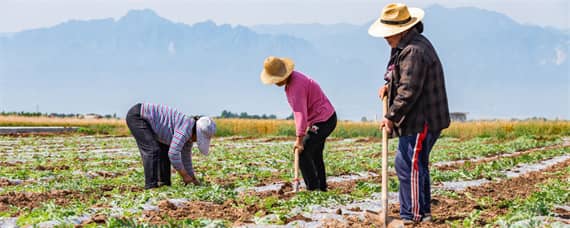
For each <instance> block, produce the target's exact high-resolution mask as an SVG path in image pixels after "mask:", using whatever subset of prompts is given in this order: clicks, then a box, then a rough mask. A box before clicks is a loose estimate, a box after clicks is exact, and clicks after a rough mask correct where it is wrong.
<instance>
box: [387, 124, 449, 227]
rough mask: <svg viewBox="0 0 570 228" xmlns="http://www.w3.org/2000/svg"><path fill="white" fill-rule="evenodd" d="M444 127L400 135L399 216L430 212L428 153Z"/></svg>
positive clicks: (408, 216) (416, 217)
mask: <svg viewBox="0 0 570 228" xmlns="http://www.w3.org/2000/svg"><path fill="white" fill-rule="evenodd" d="M440 133H441V131H438V132H430V131H428V126H427V125H426V126H424V130H423V131H422V132H420V133H417V134H415V135H410V136H401V137H399V142H398V153H397V154H396V163H395V168H396V173H397V175H398V180H400V191H399V198H400V217H401V218H402V219H410V220H415V221H419V220H420V219H421V218H422V217H423V216H424V215H425V214H429V213H431V206H430V200H431V189H430V176H429V154H430V152H431V149H432V147H433V145H434V144H435V142H436V141H437V138H438V137H439V135H440Z"/></svg>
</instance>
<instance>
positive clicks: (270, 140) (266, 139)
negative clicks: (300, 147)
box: [259, 136, 295, 143]
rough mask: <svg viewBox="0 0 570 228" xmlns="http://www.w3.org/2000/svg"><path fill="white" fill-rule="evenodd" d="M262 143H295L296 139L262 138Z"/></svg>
mask: <svg viewBox="0 0 570 228" xmlns="http://www.w3.org/2000/svg"><path fill="white" fill-rule="evenodd" d="M259 141H260V142H265V143H268V142H287V141H291V142H293V141H295V138H293V137H283V136H281V137H270V138H262V139H261V140H259Z"/></svg>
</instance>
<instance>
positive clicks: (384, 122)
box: [380, 118, 394, 134]
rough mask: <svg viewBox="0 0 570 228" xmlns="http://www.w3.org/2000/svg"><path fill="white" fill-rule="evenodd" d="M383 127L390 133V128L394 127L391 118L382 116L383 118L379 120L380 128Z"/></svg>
mask: <svg viewBox="0 0 570 228" xmlns="http://www.w3.org/2000/svg"><path fill="white" fill-rule="evenodd" d="M383 127H385V128H386V131H387V132H388V134H390V133H392V129H394V123H393V122H392V121H391V120H389V119H386V118H384V120H382V122H380V130H382V128H383Z"/></svg>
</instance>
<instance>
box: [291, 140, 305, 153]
mask: <svg viewBox="0 0 570 228" xmlns="http://www.w3.org/2000/svg"><path fill="white" fill-rule="evenodd" d="M293 148H294V149H297V150H299V154H300V153H302V152H303V150H304V149H305V147H303V137H302V136H297V139H296V140H295V146H294V147H293ZM293 151H295V150H293Z"/></svg>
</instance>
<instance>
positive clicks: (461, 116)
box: [449, 112, 467, 122]
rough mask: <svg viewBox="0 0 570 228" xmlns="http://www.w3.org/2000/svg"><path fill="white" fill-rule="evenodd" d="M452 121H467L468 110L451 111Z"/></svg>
mask: <svg viewBox="0 0 570 228" xmlns="http://www.w3.org/2000/svg"><path fill="white" fill-rule="evenodd" d="M449 115H450V117H451V121H456V122H465V121H467V112H452V113H449Z"/></svg>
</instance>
